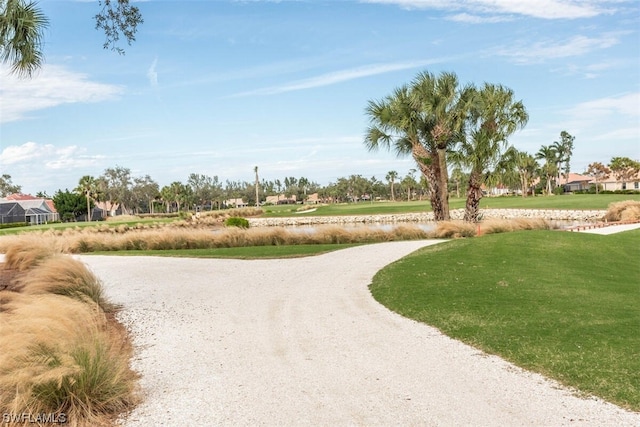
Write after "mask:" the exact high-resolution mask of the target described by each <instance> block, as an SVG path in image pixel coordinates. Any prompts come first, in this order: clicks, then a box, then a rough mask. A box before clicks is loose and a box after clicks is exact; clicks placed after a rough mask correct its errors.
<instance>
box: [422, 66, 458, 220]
mask: <svg viewBox="0 0 640 427" xmlns="http://www.w3.org/2000/svg"><path fill="white" fill-rule="evenodd" d="M412 87H413V90H412V101H413V103H414V105H415V107H416V108H417V110H418V113H419V114H420V116H421V119H420V123H421V126H420V129H419V133H420V137H421V138H422V139H423V140H424V142H425V145H426V147H427V150H428V151H429V154H430V157H431V160H432V168H433V169H434V170H433V173H432V175H435V178H436V180H437V183H438V188H437V198H436V199H437V206H435V207H433V210H434V213H435V212H436V208H437V209H438V210H439V211H441V216H442V219H443V220H448V219H449V218H450V216H449V192H448V189H447V184H448V182H449V177H448V172H447V150H449V149H450V148H452V147H453V145H455V144H456V143H457V142H458V141H460V139H461V137H462V128H463V126H464V122H465V118H466V111H467V105H468V103H469V101H470V99H469V98H468V97H467V96H466V95H467V94H468V93H469V91H468V88H462V89H461V88H460V87H459V83H458V76H456V74H455V73H448V72H443V73H441V74H440V75H439V76H438V77H436V76H434V75H433V74H431V73H428V72H423V73H420V74H418V76H417V77H416V79H415V80H414V82H413V86H412Z"/></svg>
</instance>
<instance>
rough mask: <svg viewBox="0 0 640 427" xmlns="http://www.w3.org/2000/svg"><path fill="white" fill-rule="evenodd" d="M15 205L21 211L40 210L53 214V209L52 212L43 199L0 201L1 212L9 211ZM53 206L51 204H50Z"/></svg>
mask: <svg viewBox="0 0 640 427" xmlns="http://www.w3.org/2000/svg"><path fill="white" fill-rule="evenodd" d="M16 205H18V206H20V207H21V208H22V209H23V210H25V211H26V210H28V209H40V210H42V211H43V212H48V213H54V212H56V210H55V208H54V209H53V210H52V209H51V207H50V205H49V203H47V201H46V200H45V199H21V200H7V199H2V200H0V206H3V211H7V210H11V209H12V208H13V207H15V206H16ZM51 206H53V203H51Z"/></svg>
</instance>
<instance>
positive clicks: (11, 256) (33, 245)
mask: <svg viewBox="0 0 640 427" xmlns="http://www.w3.org/2000/svg"><path fill="white" fill-rule="evenodd" d="M11 240H12V244H11V245H9V246H7V247H6V249H5V255H4V268H5V269H9V270H17V271H26V270H29V269H31V268H33V267H35V266H37V265H38V264H40V263H41V262H43V261H44V260H46V259H47V258H50V257H51V256H53V255H54V254H56V253H59V252H60V251H59V250H57V249H56V248H55V247H54V245H53V243H54V242H53V241H48V242H45V241H43V240H42V239H39V238H38V237H36V236H28V237H27V236H21V237H20V238H14V239H11Z"/></svg>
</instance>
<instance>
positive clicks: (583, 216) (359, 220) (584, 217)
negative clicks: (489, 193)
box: [247, 209, 606, 227]
mask: <svg viewBox="0 0 640 427" xmlns="http://www.w3.org/2000/svg"><path fill="white" fill-rule="evenodd" d="M480 212H481V215H482V218H484V219H489V218H492V219H514V218H542V219H546V220H549V221H577V222H587V221H598V220H600V219H602V217H604V214H605V213H606V210H565V209H481V210H480ZM463 215H464V209H454V210H452V211H451V219H453V220H461V219H462V217H463ZM247 219H248V220H249V224H250V225H251V226H252V227H283V226H298V225H326V224H329V225H343V224H393V223H403V222H408V223H410V222H415V223H424V222H431V221H433V220H434V219H433V212H416V213H404V214H385V215H344V216H296V217H278V218H247Z"/></svg>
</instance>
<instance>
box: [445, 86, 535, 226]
mask: <svg viewBox="0 0 640 427" xmlns="http://www.w3.org/2000/svg"><path fill="white" fill-rule="evenodd" d="M466 90H467V92H468V93H466V94H464V95H463V96H464V97H468V98H467V99H468V100H469V104H468V114H467V124H466V136H465V138H464V139H463V140H462V141H461V142H460V144H459V145H458V146H457V147H456V148H457V150H455V151H454V152H453V153H451V157H452V159H453V160H454V161H455V162H456V163H458V164H459V165H462V166H466V167H467V168H469V182H468V186H467V202H466V206H465V214H464V220H465V221H468V222H477V221H478V214H479V209H480V199H481V198H482V195H483V194H482V185H483V184H486V183H488V182H489V180H490V179H491V178H492V177H493V176H495V172H496V170H497V169H498V168H501V169H503V168H504V167H503V165H501V163H504V161H505V160H506V158H507V157H506V156H504V154H505V150H506V148H507V144H508V138H509V136H510V135H511V134H513V133H514V132H515V131H516V130H518V129H521V128H522V127H524V126H525V125H526V123H527V120H528V119H529V115H528V114H527V111H526V109H525V108H524V105H523V104H522V101H515V100H514V97H513V91H512V90H511V89H508V88H505V87H503V86H500V85H493V84H489V83H485V85H484V86H483V87H482V89H476V88H474V87H470V88H467V89H466Z"/></svg>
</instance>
